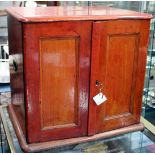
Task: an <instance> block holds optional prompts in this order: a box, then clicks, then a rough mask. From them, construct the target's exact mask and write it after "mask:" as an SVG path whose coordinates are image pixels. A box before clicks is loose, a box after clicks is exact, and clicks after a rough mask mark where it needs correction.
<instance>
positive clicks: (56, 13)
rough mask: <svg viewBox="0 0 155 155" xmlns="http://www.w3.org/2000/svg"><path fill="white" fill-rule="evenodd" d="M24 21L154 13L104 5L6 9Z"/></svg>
mask: <svg viewBox="0 0 155 155" xmlns="http://www.w3.org/2000/svg"><path fill="white" fill-rule="evenodd" d="M6 11H7V12H8V13H9V14H11V15H13V16H14V17H15V18H17V19H18V20H19V21H22V22H50V21H73V20H74V21H75V20H116V19H150V18H152V15H150V14H145V13H140V12H135V11H129V10H123V9H116V8H111V7H104V6H90V7H78V6H66V7H63V6H56V7H45V8H44V7H42V8H40V7H38V8H37V7H36V8H33V9H32V8H25V7H16V8H15V7H10V8H8V9H7V10H6Z"/></svg>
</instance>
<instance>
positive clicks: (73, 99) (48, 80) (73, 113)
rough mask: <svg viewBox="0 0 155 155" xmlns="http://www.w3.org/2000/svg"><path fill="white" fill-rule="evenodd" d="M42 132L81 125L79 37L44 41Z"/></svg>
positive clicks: (42, 60) (42, 53) (41, 64)
mask: <svg viewBox="0 0 155 155" xmlns="http://www.w3.org/2000/svg"><path fill="white" fill-rule="evenodd" d="M40 45H41V48H40V49H41V50H40V60H41V61H40V66H41V67H40V68H41V70H40V77H41V89H40V90H41V94H40V96H41V117H42V123H41V124H42V130H44V129H47V128H61V127H67V126H76V125H78V122H77V121H78V108H77V107H78V105H77V104H78V81H77V80H78V76H79V75H78V62H79V53H78V51H79V50H78V48H79V39H78V37H65V38H63V37H59V38H43V39H41V40H40Z"/></svg>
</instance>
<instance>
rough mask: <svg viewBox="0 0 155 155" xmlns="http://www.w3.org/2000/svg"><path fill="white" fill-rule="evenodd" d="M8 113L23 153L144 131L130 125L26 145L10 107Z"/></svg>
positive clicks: (138, 126) (141, 127)
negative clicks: (97, 132) (102, 131)
mask: <svg viewBox="0 0 155 155" xmlns="http://www.w3.org/2000/svg"><path fill="white" fill-rule="evenodd" d="M8 112H9V115H10V119H11V121H12V123H13V126H14V129H15V132H16V135H17V137H18V140H19V143H20V146H21V148H22V149H23V151H25V152H39V151H43V150H47V149H52V148H56V147H62V146H67V145H73V144H79V143H83V142H90V141H94V140H98V139H103V138H110V137H113V136H117V135H121V134H125V133H129V132H134V131H141V130H143V129H144V125H143V124H142V123H139V124H135V125H131V126H128V127H123V128H120V129H116V130H112V131H108V132H104V133H99V134H96V135H93V136H85V137H77V138H70V139H63V140H55V141H48V142H41V143H32V144H28V143H27V142H26V138H25V136H24V134H23V131H22V129H21V127H20V124H19V122H18V119H17V117H16V114H15V112H14V110H13V108H12V106H11V105H9V106H8Z"/></svg>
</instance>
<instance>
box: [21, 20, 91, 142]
mask: <svg viewBox="0 0 155 155" xmlns="http://www.w3.org/2000/svg"><path fill="white" fill-rule="evenodd" d="M24 28H25V31H24V37H25V47H24V52H25V53H24V57H25V58H24V60H25V72H26V74H25V78H26V93H27V96H26V100H27V107H28V114H27V115H26V116H27V134H28V142H29V143H32V142H38V141H48V140H57V139H65V138H71V137H78V136H83V135H87V130H88V127H87V124H88V123H87V122H88V120H87V117H88V95H89V76H90V73H89V71H90V50H91V28H92V22H91V21H90V22H89V21H88V22H87V21H83V22H55V23H41V24H39V23H37V24H25V25H24Z"/></svg>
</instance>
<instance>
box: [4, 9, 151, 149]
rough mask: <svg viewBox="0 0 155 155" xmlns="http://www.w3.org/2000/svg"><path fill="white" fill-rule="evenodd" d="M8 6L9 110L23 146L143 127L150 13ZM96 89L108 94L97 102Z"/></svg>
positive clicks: (34, 146)
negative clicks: (142, 109)
mask: <svg viewBox="0 0 155 155" xmlns="http://www.w3.org/2000/svg"><path fill="white" fill-rule="evenodd" d="M7 12H8V34H9V50H10V73H11V97H12V103H11V104H10V105H9V114H10V117H11V120H12V122H13V125H14V127H15V130H16V133H17V136H18V138H19V141H20V143H21V145H22V148H23V149H24V150H25V151H34V150H40V149H46V148H48V147H52V146H53V147H54V146H61V145H62V146H63V145H67V144H73V143H79V142H84V141H89V140H93V139H98V138H100V137H101V138H104V133H106V135H107V137H108V136H110V135H111V136H113V135H115V134H116V135H117V134H121V133H125V132H130V131H134V130H141V129H142V128H143V125H142V124H141V123H140V113H141V102H142V93H143V84H144V75H145V65H146V54H147V44H148V37H149V26H150V19H151V17H152V16H151V15H149V14H144V13H137V12H133V11H127V10H119V9H114V8H107V7H90V8H89V11H88V8H87V7H47V8H34V9H32V8H22V7H21V8H13V7H12V8H8V9H7ZM97 81H98V82H99V83H100V84H101V85H102V89H101V88H99V87H98V86H97V85H96V82H97ZM99 92H102V93H103V95H105V96H106V98H107V100H106V101H105V102H104V103H102V104H100V105H96V103H95V102H94V100H93V97H94V96H95V95H97V94H98V93H99ZM105 137H106V136H105Z"/></svg>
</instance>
